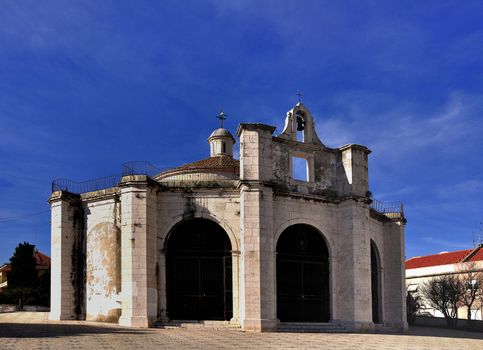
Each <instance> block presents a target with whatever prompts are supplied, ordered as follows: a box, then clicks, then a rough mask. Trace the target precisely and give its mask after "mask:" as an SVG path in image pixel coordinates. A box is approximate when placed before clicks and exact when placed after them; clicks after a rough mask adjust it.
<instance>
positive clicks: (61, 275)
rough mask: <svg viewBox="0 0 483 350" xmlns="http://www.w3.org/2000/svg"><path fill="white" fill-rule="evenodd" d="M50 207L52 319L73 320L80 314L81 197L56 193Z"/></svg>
mask: <svg viewBox="0 0 483 350" xmlns="http://www.w3.org/2000/svg"><path fill="white" fill-rule="evenodd" d="M49 204H50V208H51V258H52V263H51V280H50V281H51V282H50V286H51V287H50V290H51V292H50V314H49V319H50V320H57V321H58V320H74V319H76V318H77V317H78V314H79V313H80V311H81V310H79V309H80V304H81V303H82V301H83V300H78V299H79V297H81V293H80V292H81V289H80V288H81V286H79V285H78V283H77V282H78V281H77V280H78V278H79V276H78V269H77V267H78V266H77V262H78V261H77V258H78V256H77V255H78V254H79V251H78V250H79V249H81V247H78V242H79V235H80V234H81V232H80V231H81V230H82V222H83V219H84V218H83V216H82V215H81V214H82V213H81V207H80V200H79V197H78V196H76V195H73V194H70V193H68V192H62V191H58V192H54V193H52V196H51V197H50V198H49Z"/></svg>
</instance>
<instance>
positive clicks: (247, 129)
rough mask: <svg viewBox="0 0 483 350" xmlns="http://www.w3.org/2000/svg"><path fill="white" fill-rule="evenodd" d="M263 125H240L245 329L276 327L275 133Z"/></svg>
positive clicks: (242, 320)
mask: <svg viewBox="0 0 483 350" xmlns="http://www.w3.org/2000/svg"><path fill="white" fill-rule="evenodd" d="M273 131H274V128H273V127H271V126H267V125H263V124H241V125H240V127H239V129H238V136H240V145H241V146H240V180H241V185H240V227H241V263H240V324H241V326H242V329H243V330H246V331H258V332H259V331H265V330H275V329H276V327H277V320H276V303H275V297H276V296H275V260H274V258H273V256H274V254H273V252H274V243H273V193H272V188H271V187H270V180H271V179H272V133H273Z"/></svg>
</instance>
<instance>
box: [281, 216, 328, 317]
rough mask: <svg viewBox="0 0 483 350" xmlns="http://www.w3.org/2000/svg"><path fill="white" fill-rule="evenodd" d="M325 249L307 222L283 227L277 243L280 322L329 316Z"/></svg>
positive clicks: (326, 251)
mask: <svg viewBox="0 0 483 350" xmlns="http://www.w3.org/2000/svg"><path fill="white" fill-rule="evenodd" d="M329 304H330V292H329V261H328V250H327V246H326V244H325V242H324V241H323V239H322V237H321V236H320V234H319V233H318V232H317V231H315V230H314V229H313V228H312V227H310V226H308V225H294V226H291V227H289V228H288V229H287V230H285V231H284V232H283V233H282V235H281V236H280V239H279V241H278V244H277V317H278V319H279V320H280V321H282V322H327V321H329V319H330V305H329Z"/></svg>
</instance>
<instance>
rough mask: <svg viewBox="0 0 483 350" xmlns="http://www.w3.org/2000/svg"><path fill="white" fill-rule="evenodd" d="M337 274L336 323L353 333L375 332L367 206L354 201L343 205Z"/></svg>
mask: <svg viewBox="0 0 483 350" xmlns="http://www.w3.org/2000/svg"><path fill="white" fill-rule="evenodd" d="M339 207H340V217H339V222H340V226H339V228H340V232H339V237H338V242H339V243H338V247H337V256H338V264H337V266H338V270H337V271H332V273H334V274H335V276H334V277H333V278H334V279H337V282H336V283H335V284H336V294H335V295H334V296H333V297H334V298H336V299H335V310H333V312H332V317H333V320H334V322H336V323H341V324H343V325H344V326H345V327H346V328H347V329H349V330H352V331H364V330H369V329H372V328H373V323H372V294H371V241H370V227H369V210H368V207H367V204H365V203H363V202H362V201H356V200H353V199H349V200H346V201H344V202H342V203H341V204H340V205H339Z"/></svg>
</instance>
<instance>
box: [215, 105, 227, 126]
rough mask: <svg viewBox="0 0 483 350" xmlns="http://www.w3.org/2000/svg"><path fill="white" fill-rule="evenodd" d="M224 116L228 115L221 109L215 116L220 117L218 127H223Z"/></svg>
mask: <svg viewBox="0 0 483 350" xmlns="http://www.w3.org/2000/svg"><path fill="white" fill-rule="evenodd" d="M226 117H228V115H226V114H225V113H224V112H223V109H222V110H221V112H220V114H219V115H218V116H217V118H218V119H220V128H223V121H224V120H226Z"/></svg>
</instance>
